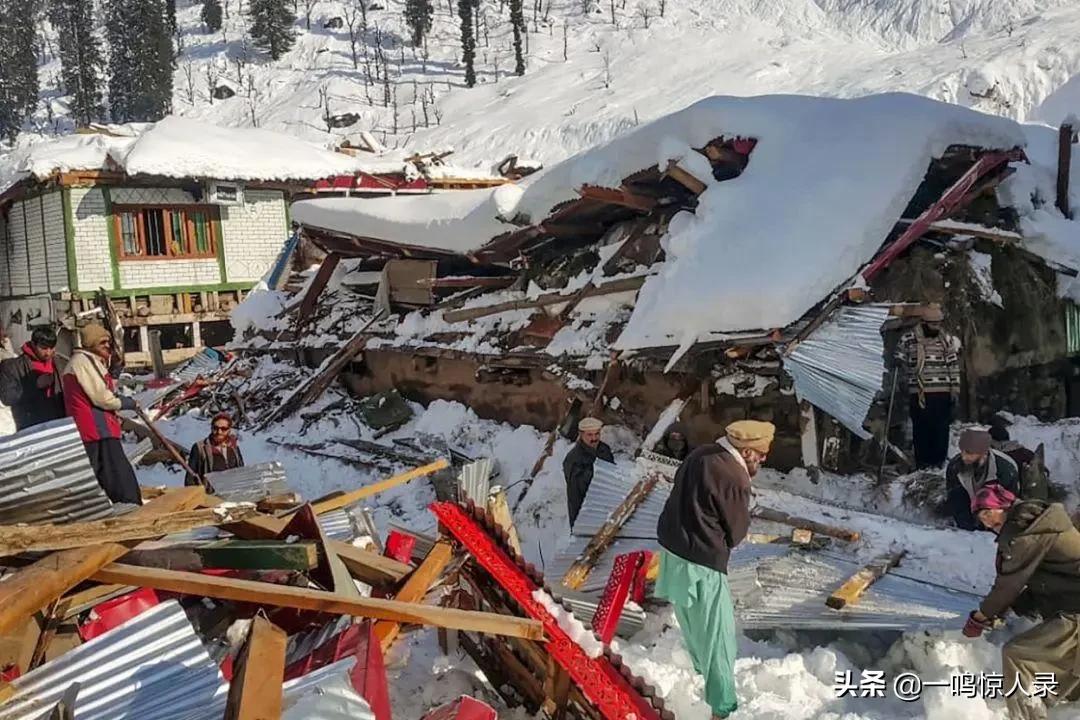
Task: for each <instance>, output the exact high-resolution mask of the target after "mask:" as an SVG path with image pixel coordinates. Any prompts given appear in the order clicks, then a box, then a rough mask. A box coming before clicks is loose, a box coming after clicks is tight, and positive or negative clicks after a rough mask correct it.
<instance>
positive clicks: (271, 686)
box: [225, 615, 287, 720]
mask: <svg viewBox="0 0 1080 720" xmlns="http://www.w3.org/2000/svg"><path fill="white" fill-rule="evenodd" d="M286 639H287V638H286V637H285V632H284V631H283V630H282V629H281V628H279V627H277V626H276V625H274V624H273V623H271V622H270V621H269V620H267V619H266V618H265V617H264V616H262V615H256V616H255V618H254V619H253V620H252V622H251V631H250V632H249V633H248V640H247V644H246V645H245V646H244V649H243V650H241V651H240V656H239V658H238V659H237V664H236V672H235V673H234V675H233V679H232V683H231V684H230V685H229V701H228V705H226V707H225V720H279V719H280V718H281V704H282V694H281V686H282V683H283V679H284V675H285V643H286Z"/></svg>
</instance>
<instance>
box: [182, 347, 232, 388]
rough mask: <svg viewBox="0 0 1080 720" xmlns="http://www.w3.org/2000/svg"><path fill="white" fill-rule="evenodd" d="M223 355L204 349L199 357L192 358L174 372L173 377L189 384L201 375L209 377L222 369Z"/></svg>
mask: <svg viewBox="0 0 1080 720" xmlns="http://www.w3.org/2000/svg"><path fill="white" fill-rule="evenodd" d="M221 365H222V362H221V354H220V353H219V352H218V351H217V350H213V349H211V348H203V351H202V352H200V353H198V354H197V355H194V356H192V358H191V359H190V360H188V361H187V362H186V363H184V364H183V365H180V366H179V367H178V368H176V369H175V370H173V371H172V372H171V373H169V375H171V376H172V377H173V378H175V379H176V380H179V381H180V382H181V383H184V384H187V383H189V382H192V381H193V380H195V379H197V378H198V377H199V376H200V375H201V376H202V377H209V376H210V375H213V374H214V373H215V372H217V371H218V370H220V369H221Z"/></svg>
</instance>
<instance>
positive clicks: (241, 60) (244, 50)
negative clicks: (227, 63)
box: [233, 33, 251, 87]
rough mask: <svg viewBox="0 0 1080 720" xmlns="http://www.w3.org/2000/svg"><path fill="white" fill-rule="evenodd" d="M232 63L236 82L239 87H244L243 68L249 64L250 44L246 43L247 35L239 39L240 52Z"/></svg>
mask: <svg viewBox="0 0 1080 720" xmlns="http://www.w3.org/2000/svg"><path fill="white" fill-rule="evenodd" d="M233 62H234V63H236V82H237V84H239V85H240V86H241V87H242V86H243V85H244V68H246V67H247V66H248V65H249V64H250V63H251V43H250V42H249V41H248V36H247V33H244V36H243V37H242V38H241V39H240V50H239V52H237V53H236V56H235V57H233Z"/></svg>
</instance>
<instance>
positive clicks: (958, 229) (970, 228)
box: [898, 218, 1024, 245]
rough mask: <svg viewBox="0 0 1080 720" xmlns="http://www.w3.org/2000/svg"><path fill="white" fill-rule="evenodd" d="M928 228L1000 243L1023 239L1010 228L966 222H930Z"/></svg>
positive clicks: (904, 221)
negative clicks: (1004, 228) (1003, 228)
mask: <svg viewBox="0 0 1080 720" xmlns="http://www.w3.org/2000/svg"><path fill="white" fill-rule="evenodd" d="M913 222H915V220H914V219H912V218H903V219H901V220H899V221H898V224H900V225H910V224H912V223H913ZM928 230H929V231H931V232H937V233H943V234H945V235H970V236H971V237H977V238H982V239H983V240H993V241H994V242H997V243H1001V244H1002V245H1015V244H1016V243H1018V242H1021V241H1023V239H1024V236H1023V235H1021V234H1020V233H1017V232H1012V231H1011V230H1002V229H1001V228H993V227H986V226H982V225H970V224H968V223H962V224H958V223H952V222H950V221H948V220H942V221H939V222H935V223H930V225H929V227H928Z"/></svg>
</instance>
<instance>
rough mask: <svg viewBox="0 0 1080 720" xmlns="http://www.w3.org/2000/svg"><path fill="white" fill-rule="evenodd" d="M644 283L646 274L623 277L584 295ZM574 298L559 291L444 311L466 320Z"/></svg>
mask: <svg viewBox="0 0 1080 720" xmlns="http://www.w3.org/2000/svg"><path fill="white" fill-rule="evenodd" d="M644 284H645V276H644V275H638V276H636V277H629V278H622V279H620V280H613V281H611V282H607V283H604V284H602V285H597V286H595V287H593V288H592V289H591V290H589V292H588V293H587V294H586V295H584V296H583V297H598V296H601V295H614V294H615V293H621V292H630V291H631V290H639V289H640V288H641V286H642V285H644ZM573 300H574V296H573V295H572V294H571V295H563V294H562V293H558V292H554V293H547V294H546V295H541V296H540V297H538V298H536V299H535V300H530V299H528V298H522V299H520V300H507V301H506V302H501V303H495V304H494V305H484V306H482V307H475V308H465V309H464V310H452V311H450V312H448V313H443V320H445V321H446V322H448V323H456V322H464V321H465V320H476V319H477V318H482V317H487V316H488V315H498V314H499V313H502V312H508V311H510V310H528V309H533V308H542V307H547V306H549V305H559V304H560V303H564V302H572V301H573Z"/></svg>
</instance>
